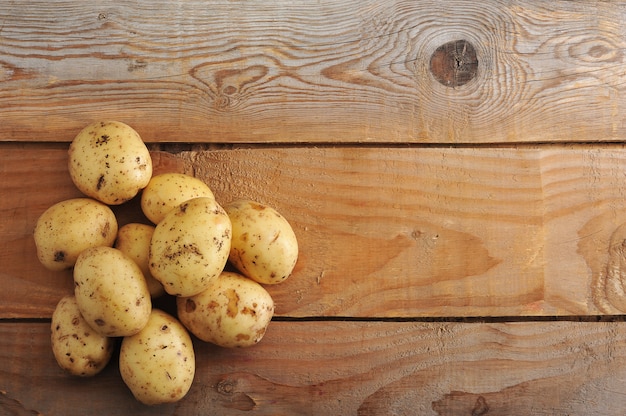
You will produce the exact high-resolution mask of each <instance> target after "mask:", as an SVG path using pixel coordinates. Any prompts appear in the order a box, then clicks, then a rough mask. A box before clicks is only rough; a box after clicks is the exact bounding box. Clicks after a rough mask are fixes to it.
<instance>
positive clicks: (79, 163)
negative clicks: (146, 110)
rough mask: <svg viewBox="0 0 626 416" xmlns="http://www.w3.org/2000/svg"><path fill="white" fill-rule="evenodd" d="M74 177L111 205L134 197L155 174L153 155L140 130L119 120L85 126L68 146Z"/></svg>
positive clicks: (87, 192)
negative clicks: (153, 170)
mask: <svg viewBox="0 0 626 416" xmlns="http://www.w3.org/2000/svg"><path fill="white" fill-rule="evenodd" d="M68 154H69V161H68V169H69V173H70V177H71V178H72V181H73V182H74V184H75V185H76V187H77V188H78V189H79V190H80V191H81V192H83V193H84V194H85V195H87V196H90V197H92V198H95V199H97V200H99V201H102V202H104V203H105V204H108V205H119V204H121V203H123V202H126V201H128V200H130V199H132V198H133V197H134V196H135V195H137V193H138V192H139V191H140V190H141V189H143V188H144V187H145V186H146V185H147V184H148V182H149V181H150V178H151V177H152V159H151V157H150V152H149V151H148V148H147V147H146V145H145V144H144V142H143V141H142V139H141V137H140V136H139V134H138V133H137V132H136V131H135V130H133V128H132V127H130V126H129V125H127V124H124V123H121V122H119V121H98V122H94V123H91V124H89V125H88V126H86V127H85V128H84V129H82V130H81V131H80V132H79V133H78V134H77V135H76V137H75V138H74V140H72V143H71V144H70V147H69V151H68Z"/></svg>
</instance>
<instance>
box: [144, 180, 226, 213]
mask: <svg viewBox="0 0 626 416" xmlns="http://www.w3.org/2000/svg"><path fill="white" fill-rule="evenodd" d="M201 196H204V197H209V198H214V195H213V192H212V191H211V188H209V186H208V185H207V184H206V183H204V182H202V181H201V180H200V179H198V178H196V177H193V176H190V175H185V174H183V173H162V174H160V175H156V176H153V177H152V179H150V182H149V183H148V186H146V187H145V189H144V190H143V192H142V193H141V210H142V211H143V213H144V215H145V216H146V217H147V218H148V219H149V220H150V221H152V222H153V223H154V224H158V223H159V222H161V220H162V219H163V218H164V217H165V215H166V214H167V213H168V212H170V211H171V210H173V209H174V208H176V207H177V206H178V205H180V204H182V203H183V202H185V201H189V200H190V199H193V198H198V197H201Z"/></svg>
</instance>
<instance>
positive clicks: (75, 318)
mask: <svg viewBox="0 0 626 416" xmlns="http://www.w3.org/2000/svg"><path fill="white" fill-rule="evenodd" d="M79 323H80V319H78V317H74V318H72V325H74V326H76V325H78V324H79Z"/></svg>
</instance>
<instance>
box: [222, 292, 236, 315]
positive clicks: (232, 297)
mask: <svg viewBox="0 0 626 416" xmlns="http://www.w3.org/2000/svg"><path fill="white" fill-rule="evenodd" d="M224 295H225V296H226V297H227V298H228V305H227V306H226V314H227V315H228V316H230V317H231V318H234V317H235V316H237V314H238V313H239V307H238V306H237V304H238V303H239V295H238V294H237V292H235V291H234V290H233V289H228V290H227V291H225V292H224Z"/></svg>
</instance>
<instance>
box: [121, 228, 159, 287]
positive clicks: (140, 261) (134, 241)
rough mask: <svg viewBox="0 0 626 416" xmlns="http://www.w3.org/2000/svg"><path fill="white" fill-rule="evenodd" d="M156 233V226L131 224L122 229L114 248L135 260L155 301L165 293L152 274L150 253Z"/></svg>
mask: <svg viewBox="0 0 626 416" xmlns="http://www.w3.org/2000/svg"><path fill="white" fill-rule="evenodd" d="M153 233H154V226H152V225H148V224H139V223H129V224H125V225H123V226H122V227H120V229H119V231H118V232H117V239H116V240H115V244H114V245H113V247H115V248H117V249H118V250H120V251H121V252H122V253H124V254H126V255H127V256H128V257H130V258H131V259H133V260H134V261H135V263H137V265H138V266H139V268H140V269H141V273H142V274H143V277H145V279H146V283H147V284H148V291H149V292H150V296H151V297H152V298H153V299H154V298H157V297H159V296H161V295H163V294H164V293H165V290H164V289H163V285H162V284H161V282H159V281H158V280H156V279H155V278H154V277H152V273H150V266H148V263H149V253H150V240H151V239H152V234H153Z"/></svg>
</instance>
